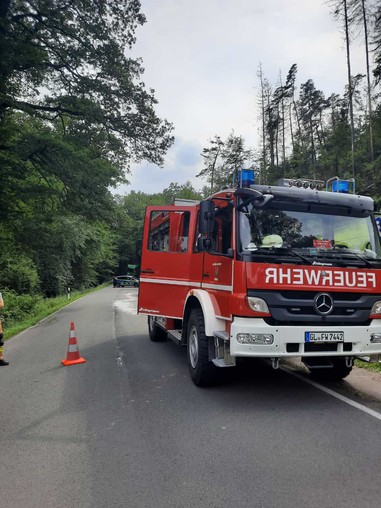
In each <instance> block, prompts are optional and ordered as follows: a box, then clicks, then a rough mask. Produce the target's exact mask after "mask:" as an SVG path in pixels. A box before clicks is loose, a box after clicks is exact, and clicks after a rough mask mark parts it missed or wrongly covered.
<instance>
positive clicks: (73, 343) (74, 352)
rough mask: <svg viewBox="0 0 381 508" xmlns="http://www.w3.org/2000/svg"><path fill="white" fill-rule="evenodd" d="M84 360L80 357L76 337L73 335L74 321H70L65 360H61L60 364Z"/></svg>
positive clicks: (70, 363) (73, 363) (71, 363)
mask: <svg viewBox="0 0 381 508" xmlns="http://www.w3.org/2000/svg"><path fill="white" fill-rule="evenodd" d="M85 362H86V360H85V359H84V358H81V356H80V354H79V349H78V343H77V337H76V336H75V330H74V323H73V321H72V322H71V323H70V335H69V345H68V347H67V355H66V360H62V361H61V363H62V365H65V366H66V365H75V364H76V363H85Z"/></svg>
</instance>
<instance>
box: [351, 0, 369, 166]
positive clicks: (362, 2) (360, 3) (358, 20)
mask: <svg viewBox="0 0 381 508" xmlns="http://www.w3.org/2000/svg"><path fill="white" fill-rule="evenodd" d="M350 9H351V21H352V23H353V24H354V25H356V26H362V28H363V33H364V44H365V62H366V79H367V98H368V116H369V147H370V160H371V161H373V159H374V148H373V118H372V116H373V115H372V109H373V108H372V85H371V81H370V63H369V30H368V18H369V15H370V12H369V9H368V6H367V4H366V0H351V1H350Z"/></svg>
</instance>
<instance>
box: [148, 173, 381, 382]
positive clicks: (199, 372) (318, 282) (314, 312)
mask: <svg viewBox="0 0 381 508" xmlns="http://www.w3.org/2000/svg"><path fill="white" fill-rule="evenodd" d="M350 191H353V192H350ZM138 311H139V313H140V314H146V315H148V331H149V336H150V339H151V340H152V341H155V342H156V341H162V340H165V339H166V338H167V337H169V338H171V339H172V340H174V341H175V342H177V343H179V344H181V345H186V346H187V357H188V364H189V370H190V374H191V377H192V379H193V381H194V383H195V384H196V385H198V386H206V385H209V384H213V383H215V382H216V381H217V379H218V378H219V377H220V373H221V372H222V370H223V368H224V367H233V366H235V364H236V359H237V358H250V357H252V358H254V357H260V358H267V359H269V360H271V362H272V365H273V367H274V368H277V367H278V365H279V361H280V360H281V359H284V358H291V357H299V358H301V359H302V361H303V362H304V364H305V365H306V366H307V367H308V369H309V370H310V372H311V375H313V376H315V377H317V378H320V379H329V380H338V379H342V378H344V377H345V376H347V375H348V374H349V373H350V371H351V369H352V365H353V360H354V359H355V358H356V357H358V358H362V359H364V360H368V361H379V359H380V356H379V355H381V246H380V238H379V234H378V229H377V225H376V222H375V217H374V202H373V200H372V199H371V198H370V197H366V196H359V195H356V194H355V193H354V182H353V180H346V181H345V180H340V179H339V178H337V177H335V178H332V179H330V180H329V181H328V182H327V183H326V184H325V183H324V182H321V181H316V180H302V179H296V180H287V179H284V180H283V181H282V182H281V184H280V185H277V186H265V185H255V184H254V183H253V180H252V177H251V176H250V174H249V175H248V172H247V171H245V172H244V171H242V173H241V176H240V185H239V186H238V187H237V188H233V187H232V188H227V189H224V190H221V191H220V192H217V193H216V194H214V195H212V196H211V197H209V198H208V199H205V200H203V201H201V202H194V203H192V202H189V203H187V202H185V203H184V202H182V203H180V204H175V205H171V206H164V207H163V206H149V207H147V210H146V215H145V224H144V233H143V243H142V259H141V271H140V290H139V301H138Z"/></svg>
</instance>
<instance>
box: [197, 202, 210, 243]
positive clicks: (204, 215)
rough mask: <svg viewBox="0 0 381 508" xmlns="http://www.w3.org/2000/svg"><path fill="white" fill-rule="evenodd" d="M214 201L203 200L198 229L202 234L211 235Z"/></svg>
mask: <svg viewBox="0 0 381 508" xmlns="http://www.w3.org/2000/svg"><path fill="white" fill-rule="evenodd" d="M213 220H214V203H213V201H210V200H205V201H201V203H200V216H199V223H198V231H199V233H200V234H201V235H207V236H209V235H210V233H211V232H212V230H213V227H212V226H213Z"/></svg>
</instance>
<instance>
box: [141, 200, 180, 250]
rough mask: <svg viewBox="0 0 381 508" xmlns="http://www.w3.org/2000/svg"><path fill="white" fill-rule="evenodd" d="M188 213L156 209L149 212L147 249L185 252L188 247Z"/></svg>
mask: <svg viewBox="0 0 381 508" xmlns="http://www.w3.org/2000/svg"><path fill="white" fill-rule="evenodd" d="M189 221H190V213H189V212H182V211H175V212H174V211H170V212H169V211H166V210H163V211H156V212H152V213H151V217H150V231H149V236H148V250H153V251H159V252H186V251H187V249H188V238H189Z"/></svg>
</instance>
